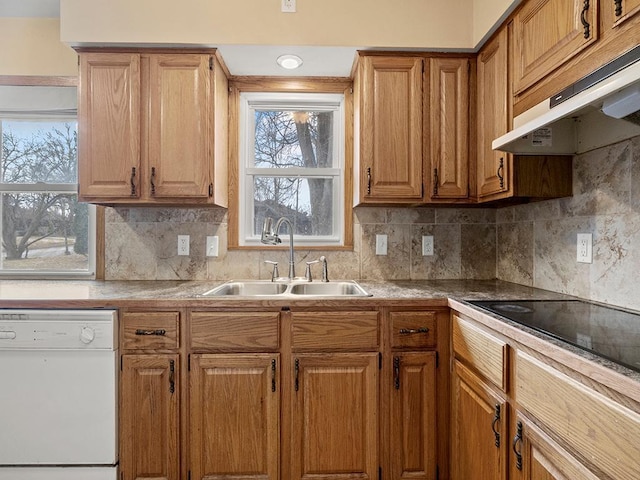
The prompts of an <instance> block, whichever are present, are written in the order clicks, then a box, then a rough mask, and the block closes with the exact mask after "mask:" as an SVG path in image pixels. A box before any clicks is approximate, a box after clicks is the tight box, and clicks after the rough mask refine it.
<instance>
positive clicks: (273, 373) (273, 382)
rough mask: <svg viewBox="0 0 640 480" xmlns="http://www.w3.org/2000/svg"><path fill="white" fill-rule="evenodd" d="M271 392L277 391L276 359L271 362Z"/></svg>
mask: <svg viewBox="0 0 640 480" xmlns="http://www.w3.org/2000/svg"><path fill="white" fill-rule="evenodd" d="M271 391H272V392H275V391H276V359H275V358H273V359H272V360H271Z"/></svg>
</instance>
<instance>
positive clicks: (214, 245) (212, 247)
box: [207, 237, 219, 257]
mask: <svg viewBox="0 0 640 480" xmlns="http://www.w3.org/2000/svg"><path fill="white" fill-rule="evenodd" d="M218 243H219V242H218V237H207V257H217V256H218Z"/></svg>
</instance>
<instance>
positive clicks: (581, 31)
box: [513, 0, 607, 94]
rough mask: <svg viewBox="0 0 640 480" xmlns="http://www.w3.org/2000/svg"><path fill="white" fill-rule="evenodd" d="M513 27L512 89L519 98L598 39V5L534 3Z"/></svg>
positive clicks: (564, 0) (563, 0)
mask: <svg viewBox="0 0 640 480" xmlns="http://www.w3.org/2000/svg"><path fill="white" fill-rule="evenodd" d="M604 1H607V0H604ZM513 25H514V61H515V65H514V66H515V69H514V70H515V72H514V85H513V86H514V93H516V94H518V93H520V92H522V91H523V90H525V89H527V88H528V87H530V86H532V85H533V84H534V83H535V82H537V81H538V80H540V79H542V78H543V77H544V76H545V75H547V74H548V73H550V72H552V71H553V70H555V69H556V68H558V67H559V66H560V65H562V64H563V63H565V62H567V61H568V60H569V59H571V58H573V57H574V56H575V55H576V54H577V53H578V52H580V51H581V50H583V49H584V48H585V47H587V46H588V45H590V44H591V43H593V42H594V41H595V40H596V39H597V38H598V2H597V1H595V0H592V1H589V0H532V1H530V2H527V3H525V4H524V6H523V7H522V9H521V10H520V11H519V12H518V13H517V14H516V16H515V18H514V23H513Z"/></svg>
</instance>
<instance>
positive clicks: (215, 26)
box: [60, 0, 504, 49]
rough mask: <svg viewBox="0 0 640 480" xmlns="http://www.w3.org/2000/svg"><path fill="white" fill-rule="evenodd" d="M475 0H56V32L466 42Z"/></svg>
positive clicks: (129, 38)
mask: <svg viewBox="0 0 640 480" xmlns="http://www.w3.org/2000/svg"><path fill="white" fill-rule="evenodd" d="M472 1H473V0H402V1H398V0H349V1H345V0H321V1H318V0H297V12H296V13H281V12H280V0H240V1H220V0H181V1H176V0H136V1H131V0H109V1H103V0H102V1H101V0H61V3H60V17H61V19H62V23H61V39H62V41H63V42H65V43H69V44H73V45H75V44H83V43H85V44H86V43H95V42H105V43H114V42H122V43H160V44H195V45H211V46H217V45H225V44H241V45H258V44H263V45H301V46H302V45H319V46H357V47H363V46H364V47H393V48H434V49H467V48H471V47H473V46H474V41H473V30H474V27H473V18H472V14H473V11H472V10H473V9H472V8H471V3H472ZM476 1H477V0H476ZM487 1H488V0H484V2H487ZM496 2H497V0H493V2H492V3H496ZM497 3H504V0H501V2H497Z"/></svg>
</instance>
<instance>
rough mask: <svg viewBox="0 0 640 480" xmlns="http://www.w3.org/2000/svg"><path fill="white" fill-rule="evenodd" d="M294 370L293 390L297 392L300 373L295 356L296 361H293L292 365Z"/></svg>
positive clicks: (298, 363) (298, 361) (298, 362)
mask: <svg viewBox="0 0 640 480" xmlns="http://www.w3.org/2000/svg"><path fill="white" fill-rule="evenodd" d="M293 369H294V371H295V380H294V382H293V384H294V390H295V391H296V392H297V391H298V390H299V389H300V382H299V375H300V360H299V359H297V358H296V361H295V363H294V367H293Z"/></svg>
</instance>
